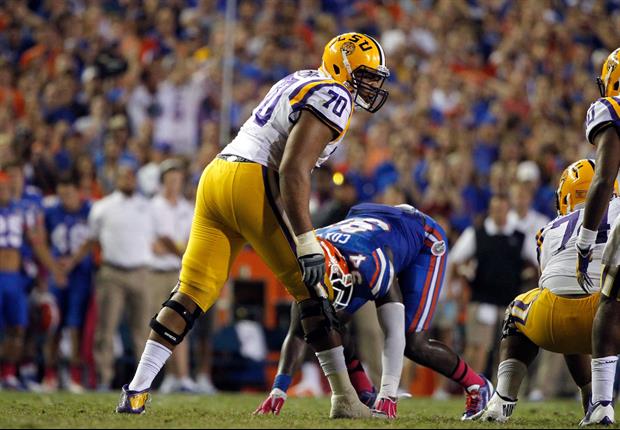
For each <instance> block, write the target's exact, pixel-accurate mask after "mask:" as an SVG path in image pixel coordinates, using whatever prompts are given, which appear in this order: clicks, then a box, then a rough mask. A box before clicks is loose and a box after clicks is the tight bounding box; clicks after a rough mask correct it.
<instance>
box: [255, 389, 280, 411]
mask: <svg viewBox="0 0 620 430" xmlns="http://www.w3.org/2000/svg"><path fill="white" fill-rule="evenodd" d="M286 397H287V396H286V393H285V392H284V391H282V390H280V389H279V388H274V389H273V390H271V393H269V397H267V399H265V401H264V402H263V403H261V405H260V406H259V407H258V408H256V410H255V411H254V415H269V414H274V415H280V411H281V410H282V406H284V402H285V401H286Z"/></svg>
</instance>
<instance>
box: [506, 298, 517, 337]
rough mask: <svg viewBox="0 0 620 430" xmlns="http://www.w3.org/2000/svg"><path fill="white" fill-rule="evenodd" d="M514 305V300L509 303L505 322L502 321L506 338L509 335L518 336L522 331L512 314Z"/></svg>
mask: <svg viewBox="0 0 620 430" xmlns="http://www.w3.org/2000/svg"><path fill="white" fill-rule="evenodd" d="M513 306H514V302H513V303H511V304H510V305H508V308H506V313H505V314H504V322H503V323H502V339H505V338H507V337H509V336H516V335H517V334H519V333H520V331H519V329H518V328H517V324H516V321H515V319H514V317H513V316H512V307H513Z"/></svg>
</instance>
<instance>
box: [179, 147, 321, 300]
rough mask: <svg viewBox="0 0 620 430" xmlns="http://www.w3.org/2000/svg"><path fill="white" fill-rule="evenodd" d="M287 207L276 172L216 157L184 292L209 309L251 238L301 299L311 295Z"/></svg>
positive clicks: (186, 262)
mask: <svg viewBox="0 0 620 430" xmlns="http://www.w3.org/2000/svg"><path fill="white" fill-rule="evenodd" d="M281 207H282V206H281V202H280V194H279V187H278V179H277V174H276V172H274V171H272V170H269V169H268V168H266V167H263V166H261V165H260V164H256V163H249V162H229V161H225V160H222V159H219V158H216V159H215V160H213V161H212V162H211V163H210V164H209V165H208V166H207V168H206V169H205V171H204V172H203V174H202V177H201V178H200V183H199V184H198V189H197V195H196V210H195V214H194V220H193V223H192V231H191V234H190V238H189V243H188V246H187V251H186V252H185V255H184V257H183V266H182V268H181V275H180V281H179V289H178V291H179V292H181V293H183V294H186V295H187V296H189V297H190V298H191V299H192V300H193V301H194V302H196V304H198V306H200V308H201V309H202V310H203V311H206V310H207V309H209V308H210V307H211V306H212V305H213V303H214V302H215V300H216V299H217V298H218V297H219V295H220V291H221V290H222V287H223V286H224V283H225V282H226V280H227V279H228V274H229V272H230V267H231V264H232V263H233V261H234V259H235V257H236V256H237V254H238V252H239V250H240V249H241V247H242V246H243V245H244V244H245V243H249V244H250V245H252V247H253V248H254V250H255V251H256V252H257V253H258V255H259V256H260V257H261V258H262V259H263V261H264V262H265V263H266V264H267V265H268V266H269V268H270V269H271V270H272V271H273V273H274V274H275V275H276V276H277V277H278V279H279V280H280V282H282V283H283V284H284V286H285V287H286V289H287V290H288V291H289V292H290V293H291V295H293V297H294V298H295V299H296V300H297V301H301V300H305V299H308V298H310V293H309V291H308V289H307V288H306V286H305V285H304V283H303V280H302V275H301V269H300V267H299V263H298V261H297V255H296V252H295V239H294V235H293V234H292V230H291V229H290V227H289V224H288V222H287V221H286V216H285V214H284V211H283V210H282V209H281Z"/></svg>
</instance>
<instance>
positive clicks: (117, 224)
mask: <svg viewBox="0 0 620 430" xmlns="http://www.w3.org/2000/svg"><path fill="white" fill-rule="evenodd" d="M136 182H137V181H136V166H134V165H133V164H131V163H128V162H125V163H121V164H120V165H119V167H118V172H117V181H116V191H114V192H113V193H112V194H110V195H109V196H107V197H105V198H104V199H102V200H100V201H98V202H96V203H95V204H94V205H93V208H92V210H91V212H90V216H89V219H88V222H89V226H90V229H91V231H92V234H93V236H92V239H91V240H92V241H94V242H98V243H99V244H100V246H101V253H102V266H101V269H100V270H99V273H98V274H97V278H96V283H95V287H96V297H97V306H98V314H99V318H98V322H97V330H96V333H95V360H96V366H97V372H98V374H99V387H100V388H101V389H103V390H105V389H109V388H110V383H111V382H112V378H113V376H114V336H115V334H116V332H117V330H118V326H119V324H120V322H121V320H122V317H123V314H124V313H125V310H130V312H127V317H128V321H129V326H130V329H131V335H132V338H133V345H134V353H135V354H136V358H139V357H140V354H141V353H142V349H143V348H142V342H143V339H144V337H145V336H146V335H147V334H148V321H149V319H150V318H151V317H152V314H151V311H152V309H153V308H152V307H151V305H150V302H151V300H152V298H153V293H152V291H151V289H150V286H149V285H148V266H149V264H150V262H151V258H152V254H153V252H152V248H153V243H154V241H155V235H154V226H153V217H152V214H151V205H150V203H149V201H148V200H147V199H146V198H144V197H143V196H141V195H140V194H138V193H137V192H136V188H137V185H136Z"/></svg>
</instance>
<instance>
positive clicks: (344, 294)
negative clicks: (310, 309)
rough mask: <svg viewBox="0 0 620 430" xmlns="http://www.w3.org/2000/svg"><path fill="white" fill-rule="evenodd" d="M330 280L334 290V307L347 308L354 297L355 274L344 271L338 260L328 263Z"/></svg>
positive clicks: (337, 308)
mask: <svg viewBox="0 0 620 430" xmlns="http://www.w3.org/2000/svg"><path fill="white" fill-rule="evenodd" d="M328 266H329V269H328V270H329V282H330V284H331V285H332V290H333V291H334V302H333V305H334V308H335V309H336V310H337V311H338V310H342V309H346V307H347V306H349V303H351V298H352V297H353V276H352V275H351V274H350V273H344V271H343V270H342V269H341V268H340V266H339V265H338V263H337V262H336V261H331V262H329V263H328Z"/></svg>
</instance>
